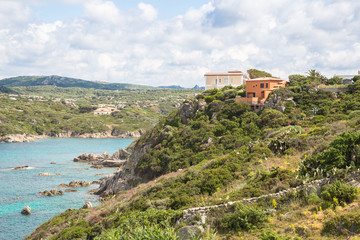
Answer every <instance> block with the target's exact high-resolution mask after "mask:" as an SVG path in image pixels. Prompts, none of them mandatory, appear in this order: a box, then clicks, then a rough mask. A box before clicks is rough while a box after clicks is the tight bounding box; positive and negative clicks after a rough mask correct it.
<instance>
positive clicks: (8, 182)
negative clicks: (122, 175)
mask: <svg viewBox="0 0 360 240" xmlns="http://www.w3.org/2000/svg"><path fill="white" fill-rule="evenodd" d="M132 141H133V139H74V138H56V139H55V138H50V139H41V140H38V141H37V142H32V143H1V144H0V239H14V240H15V239H23V238H24V237H25V236H27V235H28V234H30V233H31V232H32V231H34V230H35V229H36V228H37V227H38V226H39V225H41V224H42V223H44V222H45V221H47V220H48V219H50V218H51V217H54V216H55V215H57V214H59V213H61V212H63V211H65V210H66V209H69V208H81V207H82V206H83V205H84V203H85V201H91V202H92V204H93V206H94V205H97V204H99V202H96V199H97V196H94V195H90V194H87V192H88V191H89V190H90V189H93V188H96V187H97V186H98V185H91V186H89V187H83V188H77V190H79V192H64V195H58V196H54V197H47V196H41V195H39V194H38V192H40V191H44V190H51V189H53V188H57V189H59V190H60V188H58V187H57V186H58V185H59V184H61V183H66V184H68V183H69V182H70V181H72V180H86V181H89V182H91V181H94V180H97V179H99V178H101V177H103V176H106V175H108V174H110V173H112V172H114V171H115V169H113V168H103V169H94V168H90V166H89V165H88V164H87V163H76V162H73V161H72V159H73V158H74V157H77V156H79V155H80V154H82V153H96V154H100V153H103V152H108V153H110V154H113V153H114V152H115V151H117V150H118V149H120V148H125V147H127V146H128V145H130V143H131V142H132ZM51 162H55V163H56V164H50V163H51ZM25 165H27V166H29V168H28V169H26V170H17V171H14V170H11V169H12V168H14V167H17V166H25ZM45 172H46V173H51V174H57V173H58V174H60V175H53V176H39V173H45ZM97 174H104V175H101V176H95V175H97ZM64 190H65V189H63V191H64ZM25 206H30V208H31V211H32V213H33V214H31V215H29V216H24V215H21V214H20V211H21V210H22V209H23V208H24V207H25Z"/></svg>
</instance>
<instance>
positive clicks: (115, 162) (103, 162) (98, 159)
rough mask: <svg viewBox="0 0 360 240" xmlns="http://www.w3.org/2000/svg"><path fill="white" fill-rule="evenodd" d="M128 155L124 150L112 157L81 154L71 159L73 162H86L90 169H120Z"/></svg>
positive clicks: (108, 155)
mask: <svg viewBox="0 0 360 240" xmlns="http://www.w3.org/2000/svg"><path fill="white" fill-rule="evenodd" d="M129 155H130V153H128V152H127V151H126V150H124V149H120V150H118V151H116V152H115V153H114V154H113V155H112V156H111V155H110V154H109V153H107V152H104V153H103V154H92V153H83V154H81V155H80V156H78V157H75V158H74V159H73V161H74V162H88V163H90V164H91V165H92V166H91V167H92V168H97V169H100V168H103V167H116V168H120V167H122V166H123V165H124V164H125V162H126V161H127V160H126V159H127V157H128V156H129Z"/></svg>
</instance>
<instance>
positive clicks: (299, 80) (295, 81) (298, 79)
mask: <svg viewBox="0 0 360 240" xmlns="http://www.w3.org/2000/svg"><path fill="white" fill-rule="evenodd" d="M289 81H290V86H303V85H305V84H307V83H309V82H308V81H307V78H306V77H305V76H304V75H300V74H293V75H289Z"/></svg>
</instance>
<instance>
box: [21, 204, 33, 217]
mask: <svg viewBox="0 0 360 240" xmlns="http://www.w3.org/2000/svg"><path fill="white" fill-rule="evenodd" d="M21 214H23V215H30V214H31V208H30V207H29V206H26V207H24V208H23V209H22V210H21Z"/></svg>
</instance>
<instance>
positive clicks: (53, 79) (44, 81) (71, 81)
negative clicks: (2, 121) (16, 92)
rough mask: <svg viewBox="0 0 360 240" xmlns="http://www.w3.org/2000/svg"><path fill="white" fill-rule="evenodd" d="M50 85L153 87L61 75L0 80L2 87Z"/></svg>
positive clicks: (105, 88) (104, 88) (120, 88)
mask: <svg viewBox="0 0 360 240" xmlns="http://www.w3.org/2000/svg"><path fill="white" fill-rule="evenodd" d="M44 85H52V86H57V87H64V88H66V87H80V88H95V89H103V90H139V89H155V88H154V87H151V86H146V85H135V84H128V83H106V82H94V81H86V80H82V79H76V78H68V77H61V76H54V75H53V76H19V77H13V78H6V79H2V80H0V86H3V87H26V86H44Z"/></svg>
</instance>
